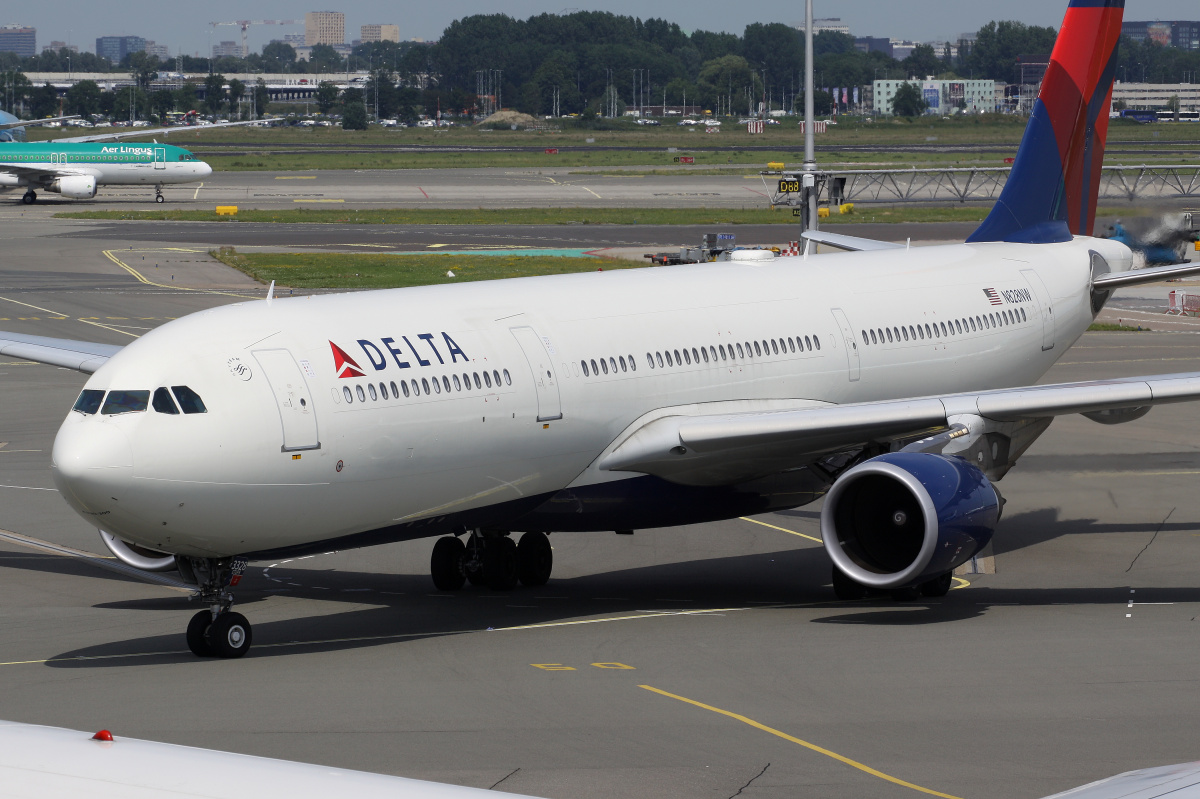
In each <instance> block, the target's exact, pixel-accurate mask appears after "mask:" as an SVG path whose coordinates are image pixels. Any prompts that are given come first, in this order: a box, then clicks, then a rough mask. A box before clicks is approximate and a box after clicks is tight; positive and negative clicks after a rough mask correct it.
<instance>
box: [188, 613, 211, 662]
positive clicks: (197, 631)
mask: <svg viewBox="0 0 1200 799" xmlns="http://www.w3.org/2000/svg"><path fill="white" fill-rule="evenodd" d="M211 624H212V613H211V612H210V611H207V610H202V611H200V612H199V613H197V614H196V615H195V616H192V620H191V621H190V622H188V626H187V644H188V649H190V650H192V654H193V655H195V656H196V657H199V658H211V657H215V656H216V654H217V653H216V652H214V651H213V648H212V646H211V645H210V644H209V643H208V628H209V626H210V625H211Z"/></svg>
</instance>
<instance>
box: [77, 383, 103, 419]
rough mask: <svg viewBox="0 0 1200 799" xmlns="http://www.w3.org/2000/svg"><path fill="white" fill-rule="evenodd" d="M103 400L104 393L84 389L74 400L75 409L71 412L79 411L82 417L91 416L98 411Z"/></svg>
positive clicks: (92, 389)
mask: <svg viewBox="0 0 1200 799" xmlns="http://www.w3.org/2000/svg"><path fill="white" fill-rule="evenodd" d="M103 400H104V392H103V391H100V390H98V389H94V388H85V389H84V390H83V391H81V392H80V394H79V399H77V400H75V407H73V408H72V409H71V410H73V411H79V412H80V413H82V414H83V415H84V416H91V415H92V414H94V413H95V412H96V411H98V410H100V403H101V402H103Z"/></svg>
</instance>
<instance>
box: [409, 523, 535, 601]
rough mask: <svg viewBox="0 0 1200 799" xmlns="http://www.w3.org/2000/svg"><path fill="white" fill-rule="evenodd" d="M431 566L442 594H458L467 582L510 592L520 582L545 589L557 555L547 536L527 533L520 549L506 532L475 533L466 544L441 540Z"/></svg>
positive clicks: (456, 539)
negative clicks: (446, 592) (448, 592)
mask: <svg viewBox="0 0 1200 799" xmlns="http://www.w3.org/2000/svg"><path fill="white" fill-rule="evenodd" d="M429 565H430V573H431V574H432V576H433V584H434V586H435V587H436V588H437V589H438V590H439V591H457V590H458V589H460V588H462V587H463V584H464V583H466V582H467V581H470V583H471V585H486V586H487V587H488V588H491V589H492V590H493V591H508V590H510V589H512V588H515V587H516V585H517V583H518V582H520V583H522V584H524V585H528V586H540V585H545V584H546V582H547V581H548V580H549V579H550V573H551V571H552V570H553V568H554V553H553V550H552V549H551V548H550V540H549V539H548V538H547V537H546V535H545V533H525V534H524V535H522V536H521V543H520V544H519V545H518V544H517V543H516V542H514V541H513V540H512V539H511V538H509V536H508V533H506V532H491V531H488V532H483V531H480V530H473V531H471V532H470V534H469V535H468V536H467V540H466V543H463V542H462V541H461V540H459V539H458V538H457V537H456V536H447V537H445V538H440V539H438V542H437V543H436V544H435V545H434V547H433V555H432V557H431V558H430V564H429Z"/></svg>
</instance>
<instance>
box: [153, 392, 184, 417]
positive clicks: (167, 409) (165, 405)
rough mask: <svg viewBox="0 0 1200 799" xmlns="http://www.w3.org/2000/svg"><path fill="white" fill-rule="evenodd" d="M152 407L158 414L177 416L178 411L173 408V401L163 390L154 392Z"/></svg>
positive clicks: (169, 394)
mask: <svg viewBox="0 0 1200 799" xmlns="http://www.w3.org/2000/svg"><path fill="white" fill-rule="evenodd" d="M153 407H154V410H156V411H158V412H159V413H170V414H174V415H176V416H177V415H179V409H178V408H176V407H175V400H173V399H171V392H170V391H167V390H166V389H165V388H160V389H157V390H156V391H155V392H154V403H153Z"/></svg>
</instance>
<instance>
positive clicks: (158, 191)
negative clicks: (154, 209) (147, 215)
mask: <svg viewBox="0 0 1200 799" xmlns="http://www.w3.org/2000/svg"><path fill="white" fill-rule="evenodd" d="M166 201H167V198H166V197H163V193H162V184H161V183H159V184H158V185H157V186H155V187H154V202H156V203H165V202H166Z"/></svg>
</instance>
